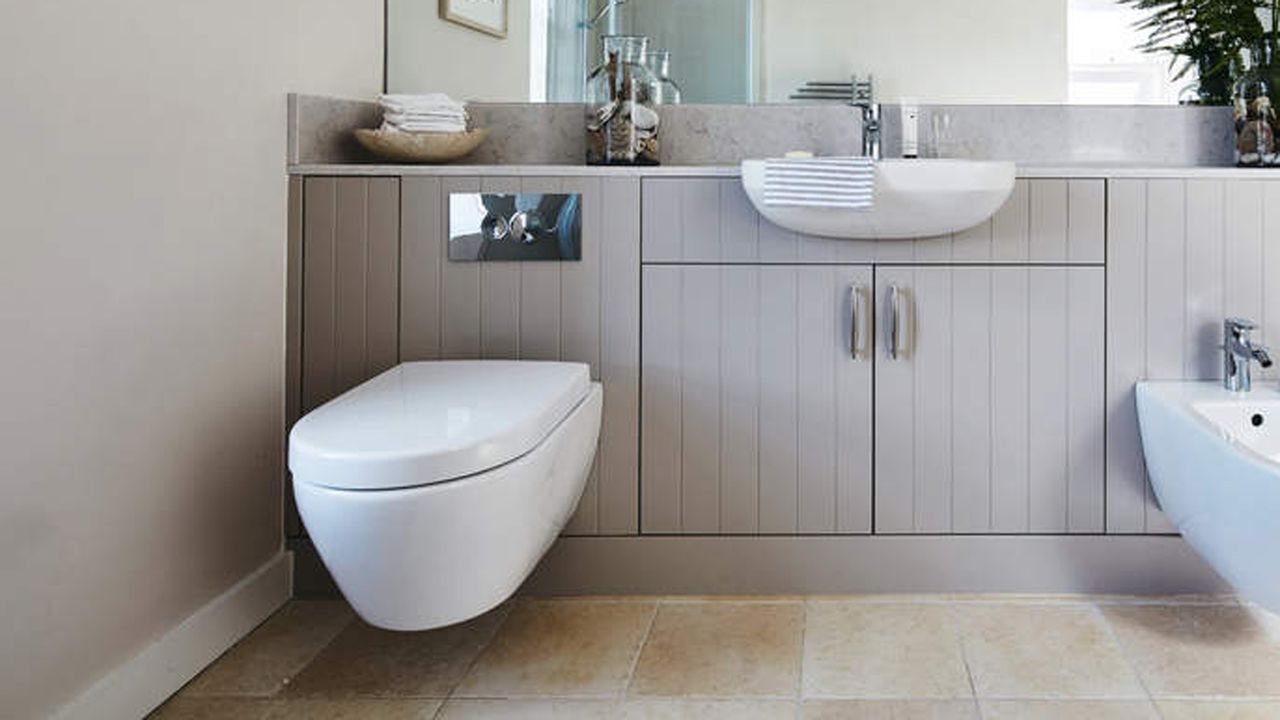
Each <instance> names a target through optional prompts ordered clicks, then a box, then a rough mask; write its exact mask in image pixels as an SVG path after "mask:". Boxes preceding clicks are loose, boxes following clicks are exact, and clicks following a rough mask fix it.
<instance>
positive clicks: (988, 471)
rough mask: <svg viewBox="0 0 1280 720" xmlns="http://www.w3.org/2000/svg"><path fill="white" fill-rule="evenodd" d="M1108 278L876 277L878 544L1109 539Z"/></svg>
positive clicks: (955, 270) (1060, 270)
mask: <svg viewBox="0 0 1280 720" xmlns="http://www.w3.org/2000/svg"><path fill="white" fill-rule="evenodd" d="M1104 285H1105V279H1104V274H1103V270H1102V268H1100V267H914V268H912V267H878V268H877V269H876V282H875V287H876V300H877V305H878V307H877V319H878V320H879V326H880V327H879V331H878V332H877V349H876V378H875V390H876V392H875V398H876V401H875V402H876V409H875V451H876V454H875V458H876V460H875V463H876V469H875V531H876V532H877V533H886V534H891V533H919V534H935V533H1100V532H1103V530H1104V524H1105V523H1104V510H1105V507H1104V496H1105V481H1104V457H1105V456H1104V441H1105V425H1104V419H1105V409H1104V402H1105V387H1104V383H1105V360H1104V334H1105V323H1104V304H1105V289H1104Z"/></svg>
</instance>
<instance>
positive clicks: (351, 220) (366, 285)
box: [300, 177, 400, 412]
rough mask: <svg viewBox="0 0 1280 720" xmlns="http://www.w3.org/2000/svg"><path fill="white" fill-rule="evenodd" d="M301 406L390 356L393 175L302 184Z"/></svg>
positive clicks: (394, 293)
mask: <svg viewBox="0 0 1280 720" xmlns="http://www.w3.org/2000/svg"><path fill="white" fill-rule="evenodd" d="M304 204H305V206H304V210H303V212H304V220H303V225H304V229H303V240H302V243H303V268H302V289H301V292H302V299H303V311H302V337H301V363H300V364H301V369H302V376H301V380H300V382H301V388H302V391H301V396H302V397H301V411H302V412H307V411H309V410H311V409H313V408H315V407H316V406H318V405H320V404H322V403H324V402H325V401H327V400H329V399H330V398H332V397H334V396H335V395H338V394H340V393H342V392H344V391H346V390H348V389H350V388H352V387H354V386H355V385H358V384H359V383H361V382H363V381H365V380H367V379H368V378H370V377H372V376H374V375H376V374H378V373H379V372H382V371H383V370H385V369H387V368H389V367H391V366H392V365H394V364H395V363H396V360H397V353H398V337H397V336H398V333H397V330H396V328H397V325H398V322H399V318H398V307H399V301H398V299H397V298H398V293H399V269H398V268H399V250H400V240H399V229H400V223H399V219H398V218H399V215H400V197H399V180H398V179H396V178H336V179H335V178H319V177H317V178H307V180H306V182H305V184H304Z"/></svg>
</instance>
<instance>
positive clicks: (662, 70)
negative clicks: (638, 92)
mask: <svg viewBox="0 0 1280 720" xmlns="http://www.w3.org/2000/svg"><path fill="white" fill-rule="evenodd" d="M644 63H645V65H647V66H648V67H649V71H650V72H652V73H653V75H654V77H655V78H656V84H655V85H654V91H653V101H654V102H655V103H657V104H658V105H678V104H679V103H680V98H681V92H680V86H679V85H677V84H676V81H674V80H672V79H671V53H670V52H668V51H666V50H650V51H649V52H647V53H645V56H644Z"/></svg>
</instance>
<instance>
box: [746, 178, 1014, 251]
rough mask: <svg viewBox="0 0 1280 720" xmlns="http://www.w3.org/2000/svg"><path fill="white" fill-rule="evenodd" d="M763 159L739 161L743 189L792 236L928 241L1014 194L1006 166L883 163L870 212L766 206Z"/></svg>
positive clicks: (985, 214)
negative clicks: (925, 239) (927, 239)
mask: <svg viewBox="0 0 1280 720" xmlns="http://www.w3.org/2000/svg"><path fill="white" fill-rule="evenodd" d="M764 163H765V161H764V160H746V161H744V162H743V163H742V186H743V188H744V189H746V191H747V196H748V197H750V198H751V202H752V204H754V205H755V206H756V209H757V210H758V211H760V214H761V215H763V216H764V217H766V218H768V220H769V221H770V222H772V223H773V224H774V225H777V226H779V227H781V228H784V229H786V230H791V231H792V232H798V233H804V234H806V235H819V236H822V237H830V238H842V239H847V240H874V239H879V240H894V239H906V238H919V237H932V236H935V235H947V234H949V233H954V232H960V231H961V230H968V229H969V228H971V227H974V226H975V225H980V224H982V223H983V222H985V221H987V220H988V219H990V218H991V216H992V215H994V214H995V213H996V211H997V210H999V209H1000V206H1001V205H1004V203H1005V201H1007V200H1008V199H1009V195H1010V194H1011V193H1012V192H1013V182H1014V177H1015V170H1016V168H1015V166H1014V164H1013V163H1011V162H992V161H978V160H883V161H880V162H877V163H876V186H875V206H874V208H872V209H870V210H846V209H840V208H823V207H816V208H815V207H788V206H778V205H767V204H765V201H764Z"/></svg>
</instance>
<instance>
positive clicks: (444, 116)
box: [378, 93, 467, 133]
mask: <svg viewBox="0 0 1280 720" xmlns="http://www.w3.org/2000/svg"><path fill="white" fill-rule="evenodd" d="M378 104H379V105H380V106H381V107H382V112H383V115H382V129H383V130H398V131H400V132H438V133H454V132H466V130H467V106H466V104H465V103H460V102H458V101H456V100H453V99H452V98H450V97H449V96H448V95H443V94H441V93H431V94H426V95H382V96H380V97H379V98H378Z"/></svg>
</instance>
